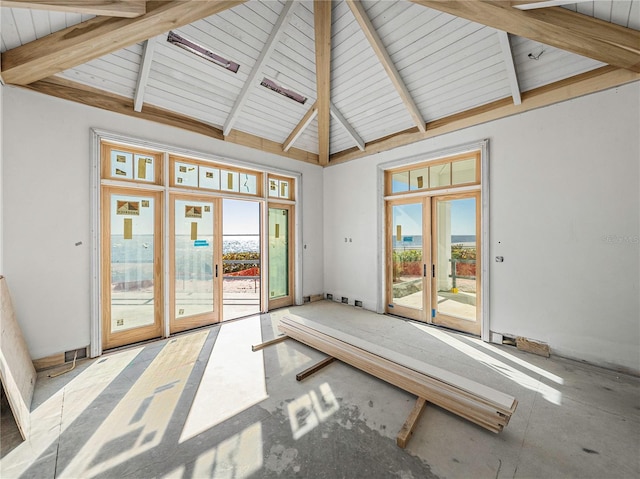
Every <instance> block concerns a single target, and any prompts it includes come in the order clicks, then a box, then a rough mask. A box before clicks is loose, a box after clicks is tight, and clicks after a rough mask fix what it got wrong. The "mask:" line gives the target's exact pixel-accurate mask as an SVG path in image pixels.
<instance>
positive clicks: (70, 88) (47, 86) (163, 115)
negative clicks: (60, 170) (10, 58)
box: [25, 77, 318, 165]
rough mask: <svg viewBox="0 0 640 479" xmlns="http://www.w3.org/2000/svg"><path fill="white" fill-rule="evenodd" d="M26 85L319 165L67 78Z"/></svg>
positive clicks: (298, 153) (311, 157)
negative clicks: (138, 108) (138, 107)
mask: <svg viewBox="0 0 640 479" xmlns="http://www.w3.org/2000/svg"><path fill="white" fill-rule="evenodd" d="M25 88H27V89H29V90H33V91H36V92H39V93H44V94H45V95H50V96H54V97H56V98H61V99H63V100H69V101H73V102H76V103H81V104H83V105H87V106H91V107H95V108H100V109H102V110H108V111H112V112H115V113H120V114H123V115H127V116H131V117H134V118H139V119H141V120H149V121H153V122H156V123H160V124H163V125H168V126H173V127H176V128H181V129H183V130H187V131H191V132H193V133H198V134H200V135H205V136H208V137H210V138H213V139H216V140H220V141H226V142H228V143H234V144H237V145H240V146H245V147H249V148H254V149H257V150H260V151H263V152H266V153H273V154H275V155H279V156H284V157H287V158H291V159H293V160H300V161H304V162H307V163H312V164H315V165H317V164H318V155H316V154H313V153H309V152H308V151H303V150H300V149H297V148H291V149H290V150H289V151H287V152H283V151H282V146H281V145H280V143H277V142H275V141H271V140H267V139H265V138H260V137H258V136H255V135H251V134H248V133H242V132H237V131H236V130H234V131H232V132H231V135H229V136H227V137H225V136H224V135H223V134H222V130H221V129H220V128H216V127H215V126H212V125H209V124H207V123H204V122H201V121H198V120H195V119H193V118H190V117H188V116H186V115H182V114H179V113H175V112H173V111H170V110H165V109H164V108H159V107H157V106H153V105H145V106H144V108H143V109H142V111H139V112H137V111H135V110H134V109H133V100H132V99H131V98H126V97H123V96H120V95H116V94H114V93H108V92H105V91H103V90H99V89H97V88H92V87H88V86H86V85H82V84H80V83H76V82H73V81H71V80H67V79H64V78H59V77H51V78H45V79H44V80H39V81H37V82H34V83H31V84H29V85H26V86H25Z"/></svg>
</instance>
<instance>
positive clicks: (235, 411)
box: [0, 301, 640, 479]
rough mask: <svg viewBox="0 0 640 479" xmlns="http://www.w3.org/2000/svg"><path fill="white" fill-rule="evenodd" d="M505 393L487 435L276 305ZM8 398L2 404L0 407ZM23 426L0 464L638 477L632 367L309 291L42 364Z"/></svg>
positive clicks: (206, 473) (194, 472) (190, 473)
mask: <svg viewBox="0 0 640 479" xmlns="http://www.w3.org/2000/svg"><path fill="white" fill-rule="evenodd" d="M289 311H290V312H292V313H295V314H297V315H300V316H303V317H307V318H310V319H313V320H315V321H318V322H323V323H325V324H327V325H330V326H331V327H333V328H336V329H340V330H343V331H345V332H347V333H349V334H356V335H360V336H362V337H363V338H365V339H366V340H368V341H370V342H375V343H378V344H381V345H384V346H386V347H387V348H389V349H393V350H396V351H400V352H402V353H403V354H405V355H409V356H413V357H416V358H419V359H421V360H423V361H425V362H428V363H431V364H434V365H437V366H439V367H441V368H445V369H448V370H451V371H453V372H455V373H457V374H460V375H462V376H467V377H470V378H472V379H474V380H475V381H478V382H481V383H484V384H487V385H489V386H492V387H494V388H496V389H498V390H501V391H503V392H506V393H508V394H511V395H513V396H515V397H516V398H517V399H518V401H519V405H518V408H517V410H516V412H515V414H514V415H513V417H512V419H511V422H510V423H509V425H508V426H507V427H506V428H505V429H504V431H502V432H501V433H500V434H493V433H491V432H488V431H486V430H484V429H482V428H480V427H478V426H476V425H474V424H471V423H469V422H467V421H465V420H463V419H461V418H459V417H458V416H455V415H453V414H450V413H448V412H446V411H444V410H442V409H439V408H437V407H435V406H431V405H430V406H428V407H427V409H426V410H425V412H424V414H423V416H422V417H421V418H420V420H419V422H418V425H417V427H416V429H415V432H414V436H413V438H412V439H411V440H410V442H409V445H408V447H407V449H405V450H402V449H399V448H398V447H397V446H396V444H395V437H396V434H397V432H398V430H399V429H400V427H401V426H402V424H403V422H404V421H405V419H406V417H407V415H408V414H409V413H410V411H411V409H412V408H413V405H414V403H415V399H416V398H415V397H413V396H412V395H410V394H408V393H406V392H404V391H402V390H399V389H397V388H395V387H393V386H390V385H388V384H386V383H384V382H382V381H379V380H377V379H375V378H373V377H371V376H369V375H367V374H365V373H362V372H360V371H358V370H355V369H353V368H351V367H349V366H347V365H345V364H342V363H338V362H334V363H333V364H330V365H329V366H328V367H326V368H325V369H323V370H322V371H320V372H318V373H316V374H315V375H313V376H311V377H310V378H308V379H307V380H305V381H303V382H296V380H295V374H296V373H298V372H300V371H302V370H304V369H305V368H307V367H309V366H310V365H312V364H314V363H315V362H317V361H319V360H320V359H322V358H323V357H324V356H323V354H321V353H319V352H318V351H315V350H313V349H311V348H308V347H306V346H304V345H302V344H300V343H297V342H295V341H293V340H287V341H284V342H282V343H280V344H278V345H274V346H270V347H268V348H266V349H264V350H263V351H262V352H256V353H253V352H251V349H250V345H251V344H256V343H258V342H260V341H264V340H268V339H271V338H273V337H274V336H275V335H277V334H278V333H277V328H276V324H277V321H278V318H279V317H281V316H282V315H284V314H287V312H289ZM6 411H7V408H6V406H5V404H3V415H4V413H5V412H6ZM31 433H32V434H31V439H30V440H29V441H27V442H21V441H20V440H19V439H18V438H19V436H18V435H17V431H16V428H15V424H12V423H11V418H10V417H9V419H6V418H5V417H3V422H2V447H1V451H2V453H1V455H2V459H1V462H0V476H1V477H2V478H14V477H16V478H18V477H20V478H36V477H38V478H54V477H56V478H57V477H71V478H88V477H100V478H111V477H112V478H125V477H131V478H200V477H216V478H253V479H257V478H271V477H274V478H275V477H279V478H293V477H300V478H327V479H336V478H387V477H392V478H402V479H417V478H436V477H441V478H444V477H447V478H484V477H487V478H506V477H509V478H530V477H540V478H550V477H558V478H564V477H576V478H587V477H593V478H636V477H640V456H639V454H638V451H639V450H640V379H639V378H637V377H632V376H627V375H624V374H621V373H617V372H613V371H610V370H605V369H600V368H597V367H593V366H588V365H585V364H582V363H579V362H575V361H570V360H565V359H561V358H556V357H552V358H549V359H547V358H542V357H539V356H535V355H532V354H527V353H523V352H521V351H518V350H517V349H515V348H513V347H508V346H495V345H488V344H485V343H482V342H480V341H478V340H477V339H475V338H471V337H468V336H464V335H459V334H454V333H450V332H447V331H444V330H442V329H437V328H431V327H427V326H424V325H421V324H417V323H414V322H410V321H404V320H401V319H397V318H392V317H388V316H382V315H377V314H374V313H371V312H368V311H364V310H361V309H356V308H354V307H351V306H346V305H342V304H338V303H334V302H327V301H321V302H318V303H312V304H309V305H305V306H302V307H296V308H290V310H287V309H284V310H278V311H276V312H274V313H272V314H266V315H262V316H260V317H258V316H256V317H253V318H249V319H242V320H239V321H235V322H231V323H225V324H223V325H222V326H215V327H212V328H208V329H203V330H200V331H196V332H192V333H188V334H183V335H178V336H176V337H174V338H171V339H168V340H163V341H158V342H154V343H151V344H148V345H145V346H140V347H134V348H130V349H128V350H125V351H120V352H117V353H112V354H108V355H104V356H102V357H100V358H97V359H94V360H88V361H84V362H82V363H80V364H79V365H78V366H77V368H76V369H75V370H74V371H72V372H70V373H67V374H65V375H63V376H60V377H57V378H48V377H47V374H46V372H44V373H40V374H39V376H38V381H37V383H36V390H35V396H34V401H33V405H32V424H31Z"/></svg>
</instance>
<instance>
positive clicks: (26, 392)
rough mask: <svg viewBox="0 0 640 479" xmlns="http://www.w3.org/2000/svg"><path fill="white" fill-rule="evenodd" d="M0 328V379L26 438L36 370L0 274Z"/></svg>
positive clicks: (29, 425) (5, 284)
mask: <svg viewBox="0 0 640 479" xmlns="http://www.w3.org/2000/svg"><path fill="white" fill-rule="evenodd" d="M0 330H1V331H0V380H1V381H2V387H3V389H4V390H5V393H6V394H7V399H8V400H9V406H10V407H11V411H12V412H13V417H14V419H15V420H16V424H17V425H18V429H19V430H20V434H21V435H22V438H23V439H25V440H27V439H28V438H29V432H30V429H31V400H32V398H33V389H34V387H35V384H36V370H35V368H34V367H33V363H32V362H31V356H30V355H29V350H28V349H27V343H26V342H25V340H24V337H23V336H22V331H21V330H20V325H19V324H18V322H17V320H16V316H15V311H14V309H13V304H12V302H11V296H10V294H9V288H8V287H7V282H6V280H5V278H4V277H3V276H0Z"/></svg>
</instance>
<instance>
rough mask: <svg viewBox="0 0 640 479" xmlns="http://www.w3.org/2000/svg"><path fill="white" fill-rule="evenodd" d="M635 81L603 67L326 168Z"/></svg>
mask: <svg viewBox="0 0 640 479" xmlns="http://www.w3.org/2000/svg"><path fill="white" fill-rule="evenodd" d="M639 80H640V74H639V73H635V72H631V71H629V70H626V69H623V68H616V67H612V66H604V67H601V68H597V69H595V70H592V71H589V72H586V73H581V74H580V75H575V76H573V77H570V78H566V79H564V80H560V81H557V82H554V83H551V84H549V85H545V86H541V87H539V88H535V89H533V90H529V91H526V92H524V93H523V94H522V103H521V104H520V105H514V104H513V101H512V100H511V98H503V99H502V100H497V101H494V102H492V103H489V104H487V105H482V106H479V107H477V108H472V109H471V110H467V111H463V112H461V113H456V114H454V115H451V116H448V117H445V118H441V119H439V120H435V121H432V122H429V123H428V124H427V131H426V133H422V132H419V131H417V129H416V128H411V129H409V130H405V131H401V132H398V133H395V134H392V135H389V136H387V137H385V138H381V139H379V140H374V141H371V142H369V143H367V146H366V148H365V151H363V152H362V151H358V150H357V149H356V148H351V149H349V150H344V151H341V152H339V153H334V154H333V155H331V161H330V163H329V164H330V165H335V164H339V163H345V162H347V161H351V160H355V159H357V158H362V157H365V156H369V155H373V154H376V153H381V152H383V151H388V150H392V149H394V148H398V147H401V146H405V145H409V144H411V143H416V142H418V141H421V140H425V139H428V138H433V137H436V136H440V135H444V134H446V133H451V132H453V131H457V130H461V129H463V128H469V127H472V126H476V125H481V124H483V123H487V122H490V121H494V120H499V119H501V118H506V117H509V116H512V115H517V114H521V113H524V112H527V111H531V110H535V109H537V108H543V107H546V106H549V105H554V104H556V103H560V102H563V101H566V100H571V99H573V98H578V97H581V96H584V95H590V94H592V93H597V92H600V91H603V90H608V89H610V88H615V87H618V86H621V85H625V84H627V83H631V82H635V81H639Z"/></svg>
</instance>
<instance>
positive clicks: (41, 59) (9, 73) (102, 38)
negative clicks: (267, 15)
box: [0, 0, 245, 85]
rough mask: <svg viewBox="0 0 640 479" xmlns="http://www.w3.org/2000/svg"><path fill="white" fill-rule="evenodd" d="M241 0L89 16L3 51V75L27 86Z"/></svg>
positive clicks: (154, 5)
mask: <svg viewBox="0 0 640 479" xmlns="http://www.w3.org/2000/svg"><path fill="white" fill-rule="evenodd" d="M244 1H245V0H231V1H215V2H213V1H211V2H209V1H207V2H200V1H196V0H173V1H165V2H163V1H153V2H147V4H146V5H147V13H145V14H144V15H141V16H139V17H135V18H114V17H96V18H92V19H91V20H88V21H86V22H82V23H79V24H78V25H74V26H72V27H69V28H66V29H64V30H60V31H58V32H55V33H52V34H50V35H47V36H46V37H42V38H40V39H38V40H34V41H32V42H29V43H26V44H25V45H22V46H20V47H17V48H13V49H11V50H7V51H6V52H4V53H2V55H1V57H0V61H1V65H2V76H3V77H4V79H5V81H6V82H7V83H9V84H14V85H26V84H28V83H31V82H34V81H37V80H42V79H43V78H46V77H49V76H51V75H54V74H56V73H60V72H61V71H64V70H67V69H69V68H73V67H75V66H78V65H81V64H83V63H86V62H88V61H91V60H94V59H96V58H99V57H102V56H104V55H107V54H109V53H112V52H114V51H117V50H120V49H122V48H125V47H128V46H130V45H133V44H135V43H138V42H141V41H144V40H147V39H148V38H151V37H155V36H156V35H160V34H162V33H165V32H168V31H169V30H171V29H174V28H179V27H181V26H183V25H187V24H189V23H192V22H195V21H196V20H200V19H201V18H205V17H208V16H210V15H214V14H217V13H220V12H222V11H224V10H226V9H228V8H232V7H235V6H237V5H240V4H242V3H244Z"/></svg>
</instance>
